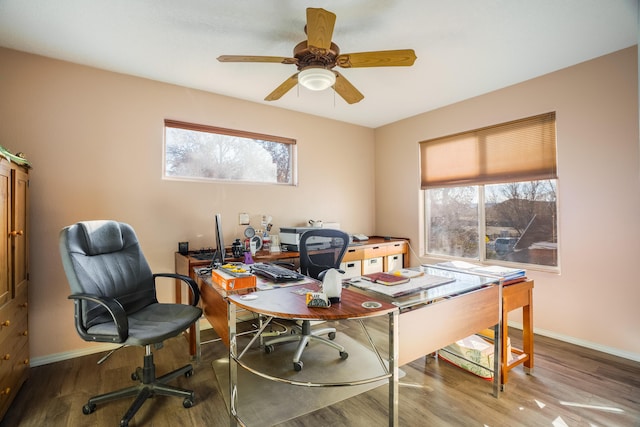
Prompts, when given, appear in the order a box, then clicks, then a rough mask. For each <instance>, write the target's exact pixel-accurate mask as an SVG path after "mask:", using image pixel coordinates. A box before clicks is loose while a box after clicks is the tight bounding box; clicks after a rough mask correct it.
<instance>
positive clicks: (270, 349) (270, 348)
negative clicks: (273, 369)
mask: <svg viewBox="0 0 640 427" xmlns="http://www.w3.org/2000/svg"><path fill="white" fill-rule="evenodd" d="M273 350H275V349H274V348H273V346H272V345H265V346H264V352H265V353H267V354H271V353H273Z"/></svg>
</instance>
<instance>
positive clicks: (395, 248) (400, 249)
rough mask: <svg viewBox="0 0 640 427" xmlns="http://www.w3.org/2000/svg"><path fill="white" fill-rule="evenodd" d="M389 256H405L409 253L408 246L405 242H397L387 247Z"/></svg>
mask: <svg viewBox="0 0 640 427" xmlns="http://www.w3.org/2000/svg"><path fill="white" fill-rule="evenodd" d="M386 251H387V255H393V254H404V253H405V252H407V244H406V243H405V242H396V243H392V244H390V245H387V246H386Z"/></svg>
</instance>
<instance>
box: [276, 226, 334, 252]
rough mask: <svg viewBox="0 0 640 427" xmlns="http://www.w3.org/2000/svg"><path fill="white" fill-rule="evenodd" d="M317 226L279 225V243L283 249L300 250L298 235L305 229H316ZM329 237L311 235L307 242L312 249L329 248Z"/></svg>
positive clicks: (330, 240)
mask: <svg viewBox="0 0 640 427" xmlns="http://www.w3.org/2000/svg"><path fill="white" fill-rule="evenodd" d="M317 229H318V228H317V227H280V245H281V246H282V248H283V249H284V250H287V251H294V252H300V237H301V236H302V234H304V232H305V231H307V230H317ZM332 240H333V239H332V238H331V237H321V236H313V237H311V238H310V239H309V241H308V242H307V245H309V246H310V248H312V249H317V250H321V249H329V248H330V247H331V243H332Z"/></svg>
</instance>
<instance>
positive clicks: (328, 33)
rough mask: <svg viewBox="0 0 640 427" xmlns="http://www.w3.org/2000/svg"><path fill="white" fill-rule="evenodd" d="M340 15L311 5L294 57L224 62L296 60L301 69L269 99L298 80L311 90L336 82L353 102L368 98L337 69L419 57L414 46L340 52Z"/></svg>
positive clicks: (405, 61)
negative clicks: (337, 29)
mask: <svg viewBox="0 0 640 427" xmlns="http://www.w3.org/2000/svg"><path fill="white" fill-rule="evenodd" d="M335 22H336V15H335V14H334V13H332V12H329V11H327V10H324V9H319V8H308V9H307V25H306V26H305V32H306V34H307V40H304V41H302V42H300V43H298V44H297V45H296V46H295V47H294V48H293V58H286V57H279V56H243V55H222V56H219V57H218V61H220V62H274V63H281V64H292V65H295V66H296V67H297V68H298V72H297V73H295V74H294V75H292V76H291V77H289V78H288V79H287V80H285V81H284V82H283V83H282V84H281V85H280V86H278V87H277V88H276V89H275V90H274V91H273V92H271V93H270V94H269V95H267V97H266V98H265V101H275V100H277V99H280V98H281V97H282V96H283V95H284V94H285V93H287V92H288V91H289V90H291V89H292V88H293V87H294V86H295V85H296V84H297V83H300V84H302V85H303V86H305V87H306V88H308V89H311V90H324V89H327V88H328V87H330V86H332V87H333V88H334V90H335V91H336V92H337V93H338V95H340V96H341V97H342V98H344V100H345V101H347V103H349V104H355V103H356V102H359V101H361V100H362V99H363V98H364V95H362V93H360V91H358V89H356V88H355V87H354V86H353V85H352V84H351V83H350V82H349V81H348V80H347V79H346V78H345V77H344V76H343V75H342V74H340V73H339V72H337V71H336V70H334V69H333V68H334V67H336V66H337V67H341V68H362V67H391V66H411V65H413V63H414V62H415V60H416V54H415V52H414V51H413V49H400V50H386V51H374V52H359V53H347V54H340V49H339V48H338V46H337V45H336V44H335V43H333V42H332V41H331V37H332V35H333V28H334V25H335Z"/></svg>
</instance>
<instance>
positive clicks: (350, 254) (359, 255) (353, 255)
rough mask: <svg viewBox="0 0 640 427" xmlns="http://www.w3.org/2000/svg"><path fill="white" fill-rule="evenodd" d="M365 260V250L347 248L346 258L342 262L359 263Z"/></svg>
mask: <svg viewBox="0 0 640 427" xmlns="http://www.w3.org/2000/svg"><path fill="white" fill-rule="evenodd" d="M363 259H364V249H363V248H347V251H346V252H345V253H344V257H343V258H342V261H343V262H346V261H358V260H363Z"/></svg>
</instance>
